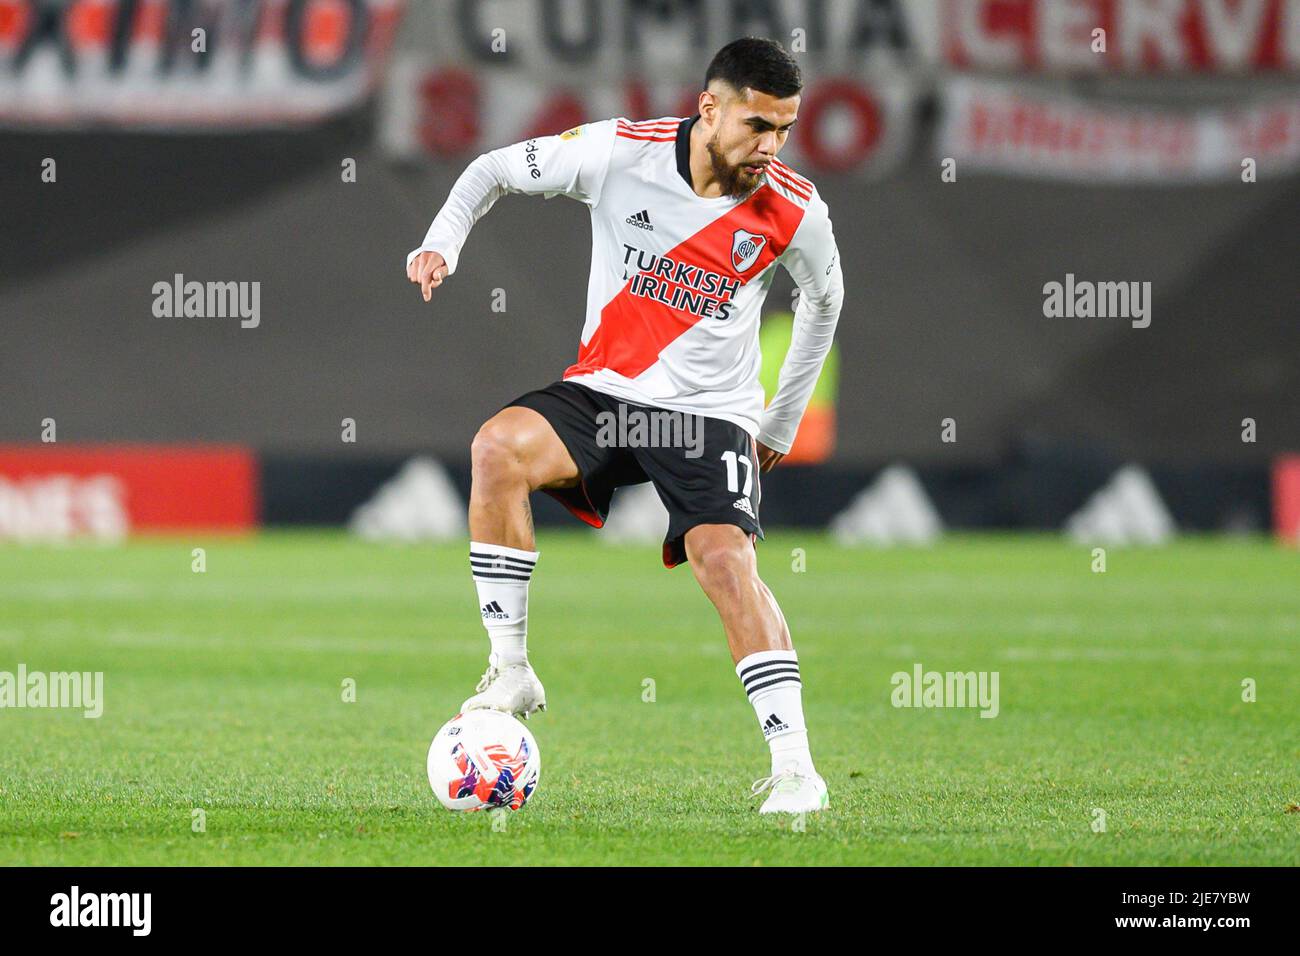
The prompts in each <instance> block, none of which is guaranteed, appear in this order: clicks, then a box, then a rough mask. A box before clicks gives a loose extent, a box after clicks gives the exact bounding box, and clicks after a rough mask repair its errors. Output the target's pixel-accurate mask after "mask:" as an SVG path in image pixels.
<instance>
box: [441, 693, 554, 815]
mask: <svg viewBox="0 0 1300 956" xmlns="http://www.w3.org/2000/svg"><path fill="white" fill-rule="evenodd" d="M427 769H428V772H429V786H431V787H433V792H434V795H435V796H437V798H438V800H439V801H441V803H442V805H443V806H444V807H446V808H447V809H448V810H468V811H472V810H487V809H492V808H494V807H504V808H507V809H510V810H518V809H519V808H520V807H522V806H523V805H524V804H525V803H526V802H527V801H528V798H529V797H530V796H532V793H533V791H534V790H536V789H537V781H538V779H539V778H540V777H541V773H542V755H541V752H540V751H538V749H537V741H536V740H534V739H533V735H532V734H530V733H529V732H528V728H527V727H525V726H524V725H523V724H521V723H520V722H519V721H518V720H516V719H515V718H513V717H511V716H510V715H509V714H503V713H502V712H501V711H499V710H471V711H469V712H468V713H464V714H457V715H456V716H455V717H453V718H452V719H451V720H449V721H447V723H445V724H443V725H442V729H441V730H439V731H438V735H437V736H436V737H434V738H433V743H432V744H430V746H429V759H428V767H427Z"/></svg>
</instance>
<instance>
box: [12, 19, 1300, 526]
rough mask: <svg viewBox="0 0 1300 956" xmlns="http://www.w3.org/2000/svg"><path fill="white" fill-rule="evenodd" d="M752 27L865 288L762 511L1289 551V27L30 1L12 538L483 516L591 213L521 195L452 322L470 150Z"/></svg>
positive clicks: (19, 83)
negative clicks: (438, 268)
mask: <svg viewBox="0 0 1300 956" xmlns="http://www.w3.org/2000/svg"><path fill="white" fill-rule="evenodd" d="M196 28H197V29H201V30H202V31H203V32H202V33H201V34H197V35H196V34H195V32H194V31H195V29H196ZM1096 30H1101V31H1102V32H1101V33H1100V34H1098V33H1096V32H1095V31H1096ZM745 34H761V35H767V36H771V37H774V38H777V39H780V40H781V41H783V42H784V43H785V44H786V45H787V47H789V48H791V49H793V50H794V51H795V52H796V53H797V55H798V57H799V59H800V62H801V63H802V64H803V66H804V68H805V73H806V78H807V86H806V90H805V98H804V103H803V107H802V113H801V115H802V118H801V122H800V124H799V126H798V127H797V131H796V133H795V135H794V136H793V137H792V141H791V143H790V144H789V147H788V152H787V153H786V154H784V155H783V158H785V159H788V161H789V162H790V163H791V164H792V165H793V166H794V167H795V168H796V169H798V170H799V171H800V172H801V173H803V174H804V175H806V176H808V177H809V178H811V179H813V180H814V181H815V182H816V183H817V184H818V186H819V188H820V190H821V192H822V194H823V196H824V197H825V198H826V200H827V201H828V203H829V204H830V208H831V213H832V216H833V219H834V224H835V231H836V235H837V237H838V240H839V243H840V248H841V250H842V255H843V258H844V261H845V266H846V269H845V274H846V284H847V290H846V291H847V296H846V306H845V311H844V314H843V316H842V318H841V322H840V328H839V335H838V345H837V352H836V354H835V359H834V362H833V363H832V367H831V368H830V369H829V370H828V372H827V375H826V377H825V379H824V381H823V383H822V387H821V389H820V391H819V394H818V397H817V399H816V400H815V403H814V408H813V410H812V412H811V413H810V418H809V419H808V426H807V427H806V428H805V431H804V434H802V435H801V438H800V446H799V448H798V449H797V451H798V454H797V455H796V456H795V459H796V460H794V461H792V462H791V463H789V464H787V465H784V466H782V467H781V468H779V469H778V470H777V471H776V472H774V473H773V474H772V475H771V476H770V477H769V479H765V481H766V482H767V487H766V488H765V491H766V493H765V494H764V501H763V507H764V514H763V517H764V524H765V525H766V526H769V527H779V526H783V525H795V526H810V527H811V526H816V527H823V526H827V525H828V524H831V523H832V522H834V521H836V520H837V516H839V517H838V522H839V523H838V524H837V525H836V527H837V528H839V530H840V531H841V532H842V533H843V535H844V537H845V538H846V539H847V540H868V541H882V540H883V541H889V540H897V539H903V540H926V539H928V538H929V537H931V536H932V535H933V534H934V533H935V531H936V530H937V527H938V523H942V525H943V526H945V527H953V528H1029V529H1061V528H1064V527H1066V526H1067V525H1071V526H1072V527H1073V528H1075V530H1076V531H1078V532H1079V534H1080V536H1081V537H1083V538H1085V539H1091V538H1095V539H1097V540H1098V541H1099V542H1105V541H1118V542H1123V541H1134V540H1137V541H1160V540H1164V539H1165V538H1166V537H1167V536H1168V534H1169V533H1170V532H1172V531H1173V530H1174V529H1181V530H1218V531H1231V532H1269V533H1275V534H1277V535H1278V536H1279V537H1281V538H1284V539H1287V540H1292V541H1294V540H1295V538H1296V536H1297V534H1298V533H1300V477H1298V475H1300V465H1297V463H1296V459H1295V457H1294V454H1293V453H1295V452H1300V415H1297V402H1296V395H1297V393H1298V392H1300V361H1298V360H1297V359H1298V358H1300V323H1297V321H1296V317H1297V313H1296V307H1297V302H1298V301H1300V294H1298V293H1300V270H1298V269H1297V249H1298V246H1297V210H1298V209H1300V178H1298V177H1297V170H1300V85H1298V84H1297V79H1298V78H1300V76H1298V71H1300V2H1296V0H1167V2H1161V3H1153V2H1147V0H914V2H912V0H768V2H758V0H748V2H707V3H706V2H702V0H608V2H580V0H463V2H462V0H422V2H410V3H401V2H398V0H229V2H224V3H217V2H202V0H191V2H183V0H170V2H168V0H80V2H77V0H70V2H66V3H57V2H56V3H47V2H37V0H0V217H2V219H3V223H4V225H3V229H2V230H0V316H3V329H4V332H3V348H0V408H3V413H2V414H0V443H3V445H2V446H0V538H19V539H44V538H62V537H68V536H77V535H90V536H106V537H118V536H121V535H123V534H129V533H133V532H136V531H140V532H149V531H158V530H169V529H171V530H174V529H183V528H225V529H243V528H249V527H253V526H258V525H270V526H274V525H286V524H326V525H328V524H343V523H345V522H348V521H350V520H354V519H355V520H357V521H358V526H359V527H361V528H362V529H363V530H367V531H369V532H372V533H375V534H379V535H383V534H392V535H396V536H398V537H400V536H403V535H412V536H413V535H416V534H427V535H430V536H438V535H452V536H454V535H457V534H461V533H463V532H462V525H461V524H460V523H459V522H461V521H463V516H460V513H459V507H460V505H459V504H458V501H459V500H460V499H463V498H464V496H465V494H466V491H467V489H468V480H469V475H468V448H469V443H470V440H471V438H472V436H473V434H474V431H475V429H476V428H477V426H478V425H479V423H480V422H481V421H483V420H484V419H485V418H486V417H488V416H489V415H491V414H492V413H493V412H494V411H495V410H496V409H497V408H499V407H500V406H501V405H502V404H503V403H505V402H506V401H508V400H509V399H511V398H513V397H515V396H516V395H517V394H519V393H521V392H523V391H525V390H527V389H530V388H533V387H537V386H540V385H542V384H544V383H546V382H549V381H551V380H553V379H555V378H556V377H557V376H558V375H559V373H560V372H561V371H562V370H563V369H564V368H565V366H566V365H567V364H569V362H570V361H571V360H572V356H573V355H574V354H575V352H576V348H577V338H578V334H579V330H580V325H581V315H582V304H583V301H584V296H585V292H586V276H587V267H588V248H589V228H588V225H587V223H586V218H585V211H584V210H583V208H582V207H581V205H579V204H577V203H570V202H566V201H565V200H563V199H558V200H551V201H546V202H544V201H542V200H541V199H535V198H520V197H507V198H506V199H504V200H503V201H502V202H501V203H499V204H498V206H497V208H496V209H495V210H494V211H493V213H492V214H491V215H490V216H488V217H487V218H485V219H484V220H483V221H482V222H480V223H479V225H478V226H477V228H476V230H475V232H474V234H473V236H472V238H471V240H470V242H469V244H468V246H467V250H466V255H465V257H464V260H463V262H462V265H461V268H460V269H459V271H458V273H457V275H456V276H455V277H453V279H452V280H451V281H450V282H449V283H448V284H447V285H446V286H445V287H444V288H443V289H442V290H440V291H439V292H438V294H437V297H436V299H435V302H434V303H433V305H432V306H426V305H424V304H423V303H422V302H421V301H420V299H419V296H418V294H417V292H416V291H415V290H414V289H413V288H412V287H411V286H409V285H408V284H407V283H406V281H405V277H404V275H403V271H402V266H403V262H404V256H405V253H406V252H407V251H408V250H409V249H411V248H413V247H414V246H415V245H417V244H418V243H419V241H420V239H421V237H422V236H423V234H424V231H425V229H426V227H427V225H428V223H429V221H430V219H431V218H432V216H433V215H434V213H435V212H436V211H437V209H438V207H439V206H440V204H441V202H442V200H443V199H444V197H445V196H446V194H447V191H448V189H449V187H450V186H451V184H452V182H453V181H454V179H455V177H456V176H457V175H459V173H460V171H461V170H462V169H463V168H464V166H465V165H466V164H467V163H468V162H469V161H470V160H471V159H472V158H473V157H474V156H476V155H477V154H479V153H481V152H483V151H485V150H487V149H489V148H493V147H496V146H500V145H504V144H506V143H511V142H516V141H519V140H522V139H524V138H526V137H528V136H531V135H536V134H542V133H552V132H559V131H562V130H564V129H566V128H568V127H571V126H573V125H576V124H578V123H581V122H584V121H587V120H590V119H597V118H604V117H608V116H613V115H623V116H627V117H630V118H634V119H643V118H649V117H654V116H662V115H669V114H671V115H684V114H686V113H687V112H688V111H691V110H693V104H694V101H695V95H696V93H697V91H698V88H699V84H700V82H701V78H702V73H703V70H704V67H705V65H706V63H707V61H708V59H709V57H710V56H711V55H712V53H713V52H714V51H715V50H716V49H717V48H718V47H720V46H721V45H723V44H724V43H725V42H727V41H728V40H730V39H732V38H734V37H736V36H740V35H745ZM196 36H200V37H201V38H202V41H203V43H202V45H203V46H204V50H203V51H202V52H195V49H194V47H195V45H196V42H197V41H196ZM948 160H951V161H952V162H947V161H948ZM353 172H354V173H355V174H354V175H353ZM945 172H946V173H947V175H945ZM954 177H955V178H954ZM176 276H184V278H185V280H186V281H199V282H240V283H243V282H248V283H252V282H256V283H259V284H260V314H259V318H258V321H257V325H256V327H255V328H245V327H243V325H245V324H247V323H242V322H241V321H240V319H239V318H238V317H227V318H183V317H160V316H159V315H157V314H156V309H155V298H156V294H155V292H154V287H155V285H156V284H157V283H165V284H168V285H170V284H171V283H172V282H173V279H174V277H176ZM1067 276H1075V277H1077V278H1078V279H1080V280H1090V281H1096V282H1105V281H1119V282H1149V283H1151V290H1152V312H1151V322H1150V325H1149V327H1146V328H1136V327H1134V326H1133V323H1131V322H1130V321H1129V320H1128V319H1126V318H1123V317H1111V318H1059V317H1048V316H1046V315H1045V314H1044V286H1045V284H1047V283H1050V282H1065V281H1066V277H1067ZM793 291H794V290H793V289H792V288H791V285H790V282H789V279H788V277H787V276H785V274H784V273H783V272H782V273H781V274H780V276H779V277H778V279H777V282H776V285H775V286H774V288H773V292H772V294H771V296H770V298H769V312H770V314H769V316H768V318H767V320H765V329H764V346H765V349H764V352H765V365H767V366H768V369H767V372H768V373H769V374H768V377H771V373H773V372H774V371H775V366H776V365H778V364H779V362H780V359H781V357H782V356H781V348H782V344H783V337H784V336H786V335H788V324H786V323H788V321H789V318H788V316H789V313H790V312H791V311H792V303H793V300H792V295H793ZM502 305H504V307H503V308H502ZM404 469H405V470H404ZM399 475H400V476H401V478H400V479H399V480H397V481H396V482H394V480H395V479H396V478H397V476H399ZM1117 476H1118V477H1117ZM385 488H387V492H386V496H385V494H384V489H385ZM1099 493H1100V494H1099ZM539 497H540V496H539ZM367 503H370V507H369V509H368V510H367V509H366V508H365V506H366V505H367ZM537 509H538V510H537V514H538V521H539V522H542V523H545V522H551V521H567V520H568V519H567V516H566V515H564V513H563V512H562V511H561V510H560V509H559V508H558V507H557V506H553V505H552V504H551V503H550V502H549V501H538V503H537ZM1081 509H1082V511H1083V513H1082V514H1081ZM899 515H903V516H904V518H902V519H900V518H899ZM638 520H639V521H640V524H638V523H637V521H632V520H631V519H629V521H630V523H629V524H628V525H627V530H628V533H629V534H636V533H644V534H646V535H647V536H649V537H653V536H654V532H653V524H654V520H655V519H654V516H653V514H644V515H641V517H640V518H639V519H638ZM1071 522H1073V524H1071ZM638 529H639V531H638Z"/></svg>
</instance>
